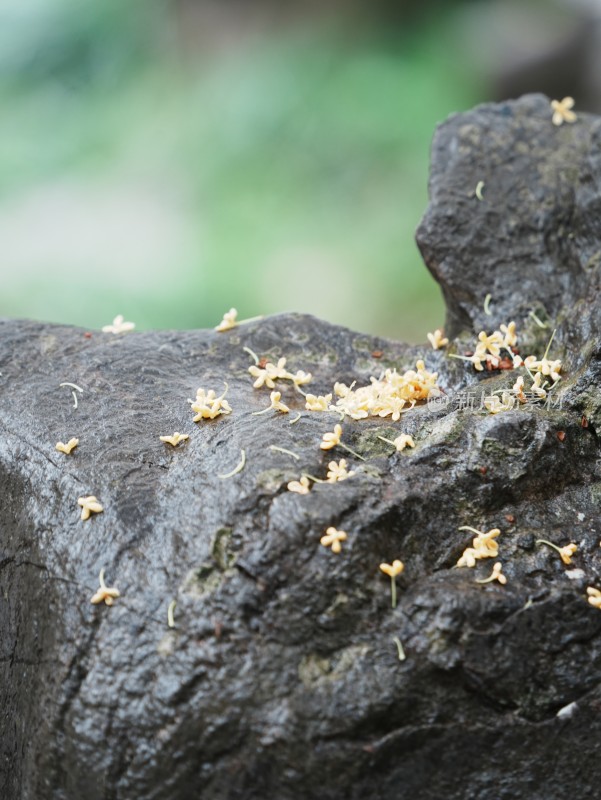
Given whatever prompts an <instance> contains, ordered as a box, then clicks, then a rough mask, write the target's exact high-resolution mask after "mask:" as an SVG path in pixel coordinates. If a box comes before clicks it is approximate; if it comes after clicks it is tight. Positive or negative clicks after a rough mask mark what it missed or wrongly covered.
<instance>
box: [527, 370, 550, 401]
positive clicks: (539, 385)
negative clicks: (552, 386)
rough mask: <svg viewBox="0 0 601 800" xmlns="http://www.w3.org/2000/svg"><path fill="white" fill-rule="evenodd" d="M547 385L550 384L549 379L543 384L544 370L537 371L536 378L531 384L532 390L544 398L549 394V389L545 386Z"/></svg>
mask: <svg viewBox="0 0 601 800" xmlns="http://www.w3.org/2000/svg"><path fill="white" fill-rule="evenodd" d="M545 386H548V384H547V381H545V382H544V385H543V375H542V372H537V373H536V375H535V376H534V380H533V381H532V385H531V386H530V391H531V392H532V394H535V395H536V396H537V397H541V398H543V399H544V398H545V397H546V396H547V390H546V389H545V388H544V387H545Z"/></svg>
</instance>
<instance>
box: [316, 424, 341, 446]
mask: <svg viewBox="0 0 601 800" xmlns="http://www.w3.org/2000/svg"><path fill="white" fill-rule="evenodd" d="M341 436H342V426H340V425H335V426H334V431H333V433H324V435H323V437H322V441H321V444H320V445H319V446H320V447H321V449H322V450H331V449H332V448H333V447H336V445H338V444H340V437H341Z"/></svg>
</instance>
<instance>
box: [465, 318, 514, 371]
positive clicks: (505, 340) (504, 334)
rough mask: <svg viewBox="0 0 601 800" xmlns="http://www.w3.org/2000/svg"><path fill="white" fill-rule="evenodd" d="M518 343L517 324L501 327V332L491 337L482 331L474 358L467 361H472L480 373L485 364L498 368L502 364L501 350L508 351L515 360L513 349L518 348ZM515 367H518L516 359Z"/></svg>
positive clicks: (494, 333) (470, 357)
mask: <svg viewBox="0 0 601 800" xmlns="http://www.w3.org/2000/svg"><path fill="white" fill-rule="evenodd" d="M517 341H518V339H517V334H516V330H515V322H510V323H508V324H507V325H500V326H499V330H498V331H493V332H492V333H491V334H490V335H489V334H487V333H486V331H480V333H479V334H478V344H477V345H476V350H475V352H474V354H473V355H472V356H469V357H466V358H467V361H471V362H472V364H473V365H474V367H475V368H476V370H478V372H482V370H483V369H484V367H483V364H490V366H491V367H493V368H497V367H498V366H499V364H500V362H501V350H507V351H508V353H509V355H510V356H511V358H512V359H513V358H514V355H513V351H512V349H511V348H512V347H515V346H516V344H517ZM520 363H521V362H520ZM513 365H514V367H515V366H516V362H515V359H514V363H513Z"/></svg>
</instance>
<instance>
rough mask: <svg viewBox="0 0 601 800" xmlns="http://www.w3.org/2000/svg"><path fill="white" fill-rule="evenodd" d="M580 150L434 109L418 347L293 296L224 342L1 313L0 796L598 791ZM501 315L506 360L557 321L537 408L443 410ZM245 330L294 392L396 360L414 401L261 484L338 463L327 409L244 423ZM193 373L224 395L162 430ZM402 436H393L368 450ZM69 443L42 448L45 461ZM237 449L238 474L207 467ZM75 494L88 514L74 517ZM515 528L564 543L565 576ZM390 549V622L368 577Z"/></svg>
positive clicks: (600, 373) (588, 262) (600, 553)
mask: <svg viewBox="0 0 601 800" xmlns="http://www.w3.org/2000/svg"><path fill="white" fill-rule="evenodd" d="M600 137H601V120H599V119H597V118H591V117H588V116H586V115H581V116H580V117H579V119H578V121H577V123H576V124H574V125H565V126H563V127H561V128H555V127H554V126H553V125H552V124H551V122H550V110H549V102H548V100H547V99H546V98H544V97H540V96H530V97H525V98H522V99H521V100H518V101H516V102H511V103H506V104H502V105H488V106H482V107H479V108H477V109H475V110H474V111H471V112H469V113H467V114H462V115H458V116H455V117H452V118H451V119H450V120H448V121H447V122H446V123H444V124H443V125H442V126H441V127H440V129H439V130H438V132H437V134H436V137H435V143H434V149H433V161H432V175H431V181H430V186H431V204H430V207H429V209H428V211H427V212H426V215H425V218H424V221H423V222H422V224H421V226H420V230H419V234H418V237H419V244H420V247H421V249H422V252H423V253H424V256H425V260H426V262H427V264H428V266H429V268H430V269H431V270H432V271H433V273H434V274H435V276H436V277H437V278H438V280H439V281H440V283H441V286H442V289H443V292H444V294H445V297H446V299H447V303H448V308H449V321H448V329H449V331H450V332H451V333H452V334H453V336H455V337H456V338H455V339H454V341H453V342H451V345H450V348H449V350H448V351H436V352H435V351H433V350H432V349H430V348H429V346H425V345H424V346H421V347H408V346H405V345H402V344H399V343H397V342H392V341H386V340H382V339H378V338H376V337H371V336H365V335H361V334H357V333H353V332H351V331H348V330H346V329H343V328H339V327H336V326H333V325H329V324H327V323H325V322H321V321H319V320H316V319H314V318H311V317H304V316H298V315H281V316H277V317H272V318H269V319H265V320H262V321H260V322H256V323H250V324H248V325H244V326H241V327H239V328H236V329H234V330H232V331H230V332H227V333H215V332H213V331H184V332H167V331H162V332H152V333H142V334H135V333H134V334H130V335H127V336H112V335H107V334H100V333H93V335H92V336H91V337H89V336H88V335H86V334H85V332H84V331H83V330H80V329H75V328H70V327H61V326H51V325H43V324H40V323H33V322H15V321H4V322H2V323H1V324H0V372H1V373H2V375H1V377H0V426H1V428H0V429H1V432H2V436H1V439H0V503H1V505H0V648H1V649H0V715H1V716H0V796H1V797H2V798H7V800H13V799H14V800H16V799H17V798H23V799H24V800H80V798H83V797H85V798H87V800H101V799H102V800H109V798H110V799H111V800H137V799H138V798H144V799H146V798H148V800H187V799H188V798H189V799H190V800H198V798H203V800H230V799H231V800H234V798H236V799H237V798H245V799H246V798H248V799H249V800H254V798H257V799H258V798H261V800H266V799H267V800H380V798H381V799H382V800H398V799H399V798H402V799H403V800H405V798H406V800H413V798H419V799H420V800H441V798H447V799H448V800H454V799H456V800H476V799H477V800H480V798H482V800H483V799H484V798H487V799H488V798H491V797H494V798H495V800H504V799H506V800H510V799H511V800H515V798H529V800H530V798H541V799H542V798H545V800H564V798H565V797H566V796H574V797H582V798H588V797H591V798H593V797H596V796H597V794H598V791H597V789H596V786H597V783H598V782H599V780H600V779H601V745H600V741H601V739H600V737H601V612H600V611H599V610H598V609H596V608H593V607H592V606H591V605H589V604H588V603H587V595H586V587H588V586H596V587H599V588H601V550H600V548H599V539H600V537H601V530H600V524H599V514H598V509H599V499H600V498H601V476H600V472H599V456H600V448H599V442H598V438H597V429H598V428H599V426H600V425H601V396H600V393H599V389H600V385H601V364H600V349H599V327H600V326H599V323H600V319H599V317H600V307H599V264H600V263H601V189H600V187H601V155H600V154H601V148H600V146H599V145H600V144H601V141H600ZM479 181H484V184H485V186H484V189H483V191H482V197H483V199H482V200H479V199H478V198H477V197H475V196H474V190H475V188H476V185H477V183H478V182H479ZM488 293H490V294H491V295H492V298H491V301H490V311H491V312H492V314H491V315H487V314H485V312H484V309H483V302H484V298H485V296H486V295H487V294H488ZM531 309H534V310H535V311H536V312H537V314H538V316H539V318H541V319H542V320H545V321H547V324H548V325H549V328H548V329H547V330H543V329H541V328H540V327H538V325H537V324H536V323H535V322H534V320H533V318H532V317H531V316H529V311H530V310H531ZM510 319H515V321H516V322H517V326H518V333H519V337H520V338H519V346H520V351H521V353H522V354H523V355H526V354H528V353H536V354H538V355H539V356H540V355H542V351H543V350H544V349H545V346H546V342H547V340H548V338H549V335H550V332H551V329H552V328H553V327H557V333H556V336H555V339H554V341H553V344H552V349H551V354H552V356H553V358H561V359H562V360H563V376H564V377H563V380H562V381H561V383H560V388H559V390H558V391H556V393H555V401H554V403H553V404H552V407H548V408H546V407H544V406H543V405H535V404H527V405H526V406H524V407H521V408H519V409H516V410H511V411H506V412H502V413H500V414H496V415H491V414H488V413H486V412H485V411H482V410H479V408H478V405H479V404H478V402H476V403H475V407H474V409H471V408H470V407H469V406H470V403H467V402H466V398H468V397H469V396H470V394H469V393H471V397H472V398H473V397H476V398H479V397H480V396H481V395H482V393H484V392H486V393H489V392H491V391H495V390H498V389H500V388H502V387H504V388H506V387H511V385H512V384H513V382H514V380H515V377H516V374H515V373H513V372H511V371H500V372H497V371H484V372H483V373H477V372H475V370H474V369H473V367H472V366H471V365H470V364H468V363H466V362H464V361H461V360H456V359H452V358H449V357H448V352H453V353H459V354H462V353H464V352H466V351H469V350H470V349H471V350H473V347H474V341H475V334H476V333H477V332H478V331H479V330H480V329H481V328H485V329H486V330H487V331H489V332H490V331H491V330H493V329H494V328H496V327H498V325H499V324H500V323H502V322H507V321H509V320H510ZM244 347H249V348H251V349H252V350H253V351H255V352H256V353H257V354H258V355H259V356H261V357H268V358H274V359H275V358H276V357H279V356H282V355H283V356H286V358H287V359H288V364H289V366H290V367H292V368H293V369H294V370H297V369H303V370H308V371H311V372H312V373H313V374H314V376H315V379H314V382H313V383H312V384H311V385H310V387H309V388H310V390H311V391H315V392H316V393H317V392H319V393H322V392H326V391H331V388H332V385H333V383H334V381H346V382H347V383H349V382H351V381H353V380H357V381H358V382H359V383H367V382H368V380H369V376H370V375H378V374H379V372H380V370H381V369H382V368H383V367H387V366H394V367H397V368H398V369H400V370H404V369H408V368H410V367H413V366H414V364H415V359H416V358H417V357H420V356H423V357H424V358H425V360H426V365H427V367H428V368H430V369H436V370H438V372H439V384H440V386H441V388H442V389H443V391H444V392H445V394H444V395H443V401H441V402H439V403H436V404H434V403H430V404H424V405H421V406H419V407H416V408H415V409H414V410H413V411H411V412H409V413H407V414H405V415H403V417H402V418H401V421H400V422H396V423H393V422H391V421H390V419H389V418H388V419H379V418H376V419H374V418H369V419H363V420H357V421H353V420H349V419H346V420H345V421H344V423H343V430H344V434H343V441H345V442H346V443H347V444H349V445H350V446H351V447H352V448H354V449H355V450H356V451H357V452H359V453H360V454H362V455H363V456H364V457H365V458H366V460H365V461H364V462H361V461H359V460H358V459H355V458H353V457H351V456H347V458H348V460H349V463H351V464H352V466H353V469H355V470H356V474H355V475H354V476H353V477H352V478H350V479H349V480H347V481H345V482H343V483H339V484H334V485H330V484H326V485H316V486H315V487H314V488H313V489H312V491H311V493H310V494H309V495H307V496H301V495H297V494H294V493H291V492H289V491H287V489H286V485H287V483H288V481H290V480H292V479H295V478H298V477H299V475H300V474H301V472H308V473H311V474H313V475H316V476H318V477H324V475H325V470H326V465H327V463H328V462H329V461H330V460H331V459H332V458H333V457H334V458H339V457H344V456H345V455H347V454H345V452H344V451H341V450H333V451H329V452H324V451H322V450H321V449H320V448H319V442H320V440H321V436H322V434H323V433H324V432H325V431H327V430H331V429H332V428H333V425H334V424H335V423H336V422H337V421H338V417H337V416H336V415H334V414H331V413H316V412H314V413H309V412H303V415H302V418H301V419H300V421H298V422H297V423H296V424H294V425H290V424H289V417H290V416H292V415H289V417H286V416H285V415H280V414H278V415H276V414H272V413H270V414H265V415H262V416H252V415H251V412H253V411H258V410H261V409H262V408H265V407H266V406H267V405H268V404H269V392H268V391H267V390H265V389H261V390H255V389H253V388H252V383H251V378H250V376H249V374H248V372H247V368H248V366H249V364H251V363H252V361H251V359H250V358H249V356H248V353H247V352H246V351H244V349H243V348H244ZM521 372H522V374H523V371H521ZM65 381H68V382H72V383H74V384H77V385H78V386H80V387H81V388H82V389H83V393H81V394H80V393H79V392H77V396H78V407H77V408H74V407H73V400H72V397H71V393H70V392H71V390H70V388H69V387H60V386H59V384H60V383H62V382H65ZM224 381H227V382H228V383H229V386H230V388H229V394H228V399H229V401H230V403H231V405H232V408H233V413H232V414H231V415H228V416H223V417H221V418H218V419H215V420H204V421H202V422H200V423H198V424H195V423H194V422H192V416H193V415H192V413H191V411H190V408H189V405H188V403H187V402H186V399H187V398H188V397H193V396H194V393H195V391H196V389H197V388H198V387H199V386H202V387H204V388H205V389H210V388H212V389H215V390H217V391H218V392H219V391H220V390H221V387H222V385H223V382H224ZM316 390H317V391H316ZM282 399H283V400H284V401H285V402H288V403H289V404H290V406H291V407H292V408H293V410H294V412H295V413H296V411H297V410H302V409H303V403H302V402H301V401H302V397H301V396H300V395H298V394H295V393H294V391H293V390H292V389H290V390H285V391H284V394H283V398H282ZM583 417H584V418H585V422H584V424H585V425H587V426H586V427H583ZM174 430H179V431H182V432H187V433H189V434H190V438H189V440H188V441H187V442H185V443H183V444H182V445H180V446H179V447H178V448H177V449H171V448H168V446H167V445H164V444H163V443H161V442H160V441H159V438H158V437H159V435H162V434H168V433H172V432H173V431H174ZM401 430H402V431H403V432H408V433H410V434H412V435H413V437H414V439H415V442H416V447H415V449H414V450H410V449H408V450H405V451H404V452H402V453H396V452H395V451H394V450H393V448H391V447H390V446H389V445H387V444H386V443H385V442H382V441H381V440H380V439H378V438H377V437H378V435H381V436H385V437H387V438H394V437H395V436H396V435H397V434H398V433H399V432H400V431H401ZM558 433H559V434H560V435H559V436H558ZM564 434H565V435H564ZM71 436H77V437H78V438H79V439H80V444H79V447H78V448H77V449H76V450H75V451H74V452H73V454H72V455H71V456H63V455H62V454H60V453H58V452H56V451H55V449H54V445H55V443H56V442H57V441H58V440H63V441H66V439H68V438H70V437H71ZM271 445H276V446H278V447H282V448H285V449H287V450H290V451H292V452H293V453H296V454H297V456H298V460H295V459H294V458H293V457H292V456H290V455H287V454H286V453H282V452H280V451H273V450H270V446H271ZM241 449H244V450H245V451H246V464H245V466H244V469H243V470H242V471H241V472H239V473H238V474H236V475H234V476H233V477H231V478H228V479H221V478H220V477H219V474H221V473H227V472H228V471H230V470H232V468H233V467H234V466H235V465H236V464H237V462H238V460H239V457H240V450H241ZM83 495H96V496H97V497H98V499H99V500H100V502H101V503H102V504H103V506H104V509H105V510H104V513H102V514H98V515H95V516H93V517H92V518H91V519H90V520H87V521H85V522H83V521H81V519H80V514H79V512H80V508H79V506H78V505H77V498H78V497H80V496H83ZM330 525H334V526H336V527H338V528H342V529H344V530H345V531H347V532H348V539H347V541H346V542H345V543H344V545H343V550H342V553H340V554H339V555H335V554H333V553H332V552H331V551H330V550H328V549H327V548H325V547H323V546H322V545H320V542H319V540H320V537H321V536H322V534H323V533H324V531H325V529H326V528H327V527H328V526H330ZM462 525H472V526H474V527H476V528H481V529H483V530H487V529H489V528H492V527H499V528H501V530H502V533H501V535H500V537H499V547H500V551H499V560H500V561H502V564H503V572H504V574H505V575H506V576H507V584H506V585H504V586H502V585H500V584H498V583H494V584H487V585H481V584H478V583H476V582H475V579H476V578H484V577H486V576H487V575H488V574H490V570H491V566H492V563H493V561H492V560H490V559H489V560H485V561H480V562H478V564H477V565H476V567H475V568H474V569H465V568H463V569H457V568H455V566H454V565H455V563H456V561H457V559H458V558H459V556H460V555H461V553H462V552H463V550H464V549H465V547H466V546H467V545H469V544H470V539H471V534H469V533H466V532H465V531H463V532H461V531H458V530H457V529H458V528H459V527H460V526H462ZM537 538H545V539H549V540H551V541H554V542H557V543H559V544H561V545H563V544H566V543H568V542H570V541H573V542H575V543H577V544H578V552H577V553H576V554H575V555H574V557H573V563H572V564H571V565H570V566H566V565H564V564H563V563H562V561H561V559H560V558H559V556H558V554H557V553H555V551H553V550H552V549H551V548H548V547H546V546H541V545H538V544H536V541H535V540H536V539H537ZM395 558H400V559H402V560H403V561H404V563H405V565H406V566H405V572H404V573H403V575H402V576H401V577H399V578H398V579H397V583H398V589H399V602H398V606H397V608H396V609H395V610H392V609H391V607H390V590H389V581H388V579H387V578H386V577H385V576H384V575H382V573H380V571H379V569H378V565H379V564H380V562H381V561H392V560H393V559H395ZM101 568H105V570H106V577H107V582H108V583H109V585H115V586H117V587H118V589H119V590H120V592H121V597H119V598H118V599H117V600H116V601H115V604H114V605H113V606H112V607H111V608H109V607H107V606H105V605H92V604H91V603H90V597H91V596H92V594H93V593H94V592H95V590H96V589H97V587H98V573H99V571H100V569H101ZM173 599H176V600H177V607H176V609H175V623H176V627H175V628H169V627H168V625H167V608H168V606H169V603H170V602H171V601H172V600H173ZM393 637H397V638H398V639H399V640H400V642H402V645H403V647H404V650H405V654H406V658H405V660H403V661H400V660H399V657H398V653H397V646H396V643H395V642H394V639H393Z"/></svg>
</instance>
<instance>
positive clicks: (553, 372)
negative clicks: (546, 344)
mask: <svg viewBox="0 0 601 800" xmlns="http://www.w3.org/2000/svg"><path fill="white" fill-rule="evenodd" d="M524 366H525V367H526V369H529V370H530V371H531V372H539V373H541V375H545V376H548V377H550V378H551V380H553V381H555V382H557V381H558V380H561V375H560V374H559V373H560V372H561V361H560V360H559V359H555V360H550V359H548V358H547V357H546V356H543V358H541V359H540V360H539V359H537V358H536V356H528V357H527V358H525V359H524ZM535 377H536V376H535Z"/></svg>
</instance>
